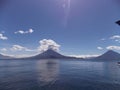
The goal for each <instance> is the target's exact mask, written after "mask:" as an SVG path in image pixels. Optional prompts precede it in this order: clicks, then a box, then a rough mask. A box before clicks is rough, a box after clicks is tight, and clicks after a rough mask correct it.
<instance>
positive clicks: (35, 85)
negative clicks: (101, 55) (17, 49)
mask: <svg viewBox="0 0 120 90" xmlns="http://www.w3.org/2000/svg"><path fill="white" fill-rule="evenodd" d="M0 90H120V66H119V65H117V61H102V62H98V61H83V60H82V61H81V60H52V59H50V60H0Z"/></svg>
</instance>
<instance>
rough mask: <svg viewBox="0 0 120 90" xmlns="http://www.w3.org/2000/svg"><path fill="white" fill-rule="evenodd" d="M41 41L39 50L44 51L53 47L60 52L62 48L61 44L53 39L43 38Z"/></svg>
mask: <svg viewBox="0 0 120 90" xmlns="http://www.w3.org/2000/svg"><path fill="white" fill-rule="evenodd" d="M39 43H40V46H39V47H38V51H40V52H44V51H46V50H48V49H52V50H54V51H57V52H58V51H59V48H60V45H59V44H57V43H56V42H55V41H54V40H51V39H43V40H40V41H39Z"/></svg>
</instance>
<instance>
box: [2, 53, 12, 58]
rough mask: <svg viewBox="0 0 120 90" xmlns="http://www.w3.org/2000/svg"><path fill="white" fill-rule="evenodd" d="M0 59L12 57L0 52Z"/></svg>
mask: <svg viewBox="0 0 120 90" xmlns="http://www.w3.org/2000/svg"><path fill="white" fill-rule="evenodd" d="M0 59H12V57H10V56H5V55H2V54H0Z"/></svg>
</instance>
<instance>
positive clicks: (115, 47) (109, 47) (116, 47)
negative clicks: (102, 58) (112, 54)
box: [106, 46, 120, 50]
mask: <svg viewBox="0 0 120 90" xmlns="http://www.w3.org/2000/svg"><path fill="white" fill-rule="evenodd" d="M106 49H108V50H120V46H108V47H106Z"/></svg>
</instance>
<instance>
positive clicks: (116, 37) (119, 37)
mask: <svg viewBox="0 0 120 90" xmlns="http://www.w3.org/2000/svg"><path fill="white" fill-rule="evenodd" d="M110 39H120V35H114V36H112V37H110Z"/></svg>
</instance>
